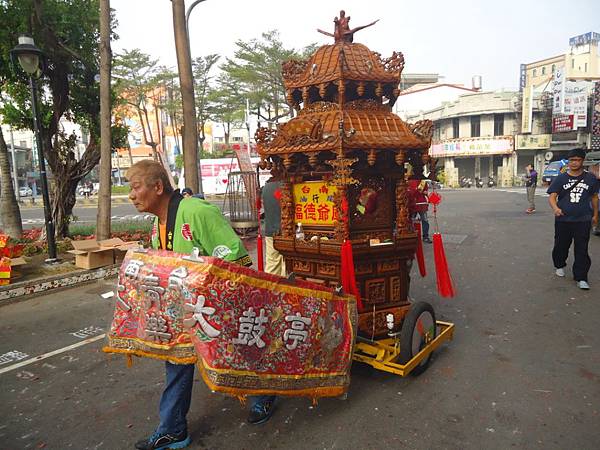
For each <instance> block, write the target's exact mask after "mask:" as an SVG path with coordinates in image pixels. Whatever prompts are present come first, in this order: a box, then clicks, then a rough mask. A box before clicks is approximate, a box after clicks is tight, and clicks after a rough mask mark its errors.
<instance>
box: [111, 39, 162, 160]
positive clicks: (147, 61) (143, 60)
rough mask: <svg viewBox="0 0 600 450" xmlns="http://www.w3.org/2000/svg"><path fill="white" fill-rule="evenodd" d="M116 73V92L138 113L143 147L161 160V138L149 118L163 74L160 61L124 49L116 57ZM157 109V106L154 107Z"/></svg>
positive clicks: (144, 54) (138, 50)
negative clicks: (149, 110) (150, 108)
mask: <svg viewBox="0 0 600 450" xmlns="http://www.w3.org/2000/svg"><path fill="white" fill-rule="evenodd" d="M113 74H114V78H115V84H114V86H115V89H116V91H117V94H118V95H119V97H120V99H121V101H122V102H123V103H125V104H126V105H128V106H129V107H131V109H132V110H133V111H134V112H135V113H136V114H137V116H138V120H139V123H140V126H141V127H142V135H143V137H144V144H146V145H149V146H150V147H151V148H152V156H153V158H154V160H157V159H158V153H157V151H156V148H157V147H158V143H159V141H158V140H159V139H160V136H154V135H153V133H152V127H151V126H150V118H149V115H148V101H149V100H150V98H151V97H152V96H153V95H156V94H155V91H157V89H158V88H159V85H160V82H161V81H162V80H163V74H162V73H161V69H160V68H159V66H158V60H157V59H152V58H151V57H150V55H148V54H147V53H144V52H142V51H141V50H140V49H137V48H136V49H133V50H125V51H124V52H123V53H121V54H118V55H116V56H115V58H114V67H113ZM154 107H155V109H156V108H157V105H156V104H154Z"/></svg>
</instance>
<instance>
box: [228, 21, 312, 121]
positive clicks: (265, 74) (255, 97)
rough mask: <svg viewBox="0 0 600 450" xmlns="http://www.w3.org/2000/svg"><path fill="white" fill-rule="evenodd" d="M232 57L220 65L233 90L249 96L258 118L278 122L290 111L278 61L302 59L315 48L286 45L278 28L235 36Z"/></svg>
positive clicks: (243, 95) (289, 113) (290, 112)
mask: <svg viewBox="0 0 600 450" xmlns="http://www.w3.org/2000/svg"><path fill="white" fill-rule="evenodd" d="M235 45H236V50H235V54H234V58H233V59H227V62H226V63H225V64H224V65H223V66H222V67H221V68H222V70H223V71H225V72H226V73H227V74H228V76H229V78H230V79H231V81H232V86H234V87H235V89H236V91H237V93H238V94H239V95H241V96H242V97H244V98H248V99H249V100H250V104H251V105H252V107H253V109H254V108H256V110H255V113H256V114H257V115H258V118H259V120H266V121H268V122H269V123H272V122H278V121H279V120H280V119H282V118H283V117H285V116H287V115H291V114H292V111H293V110H292V108H291V106H290V105H288V104H287V100H286V98H285V87H284V85H283V76H282V75H281V63H283V62H285V61H287V60H290V59H304V58H306V57H307V56H308V55H310V54H312V53H313V52H314V50H315V48H316V45H315V44H311V45H309V46H308V47H305V48H304V49H302V50H299V51H298V50H295V49H286V48H285V47H284V45H283V43H282V42H281V40H280V38H279V31H277V30H271V31H268V32H266V33H263V34H262V36H261V39H251V40H250V41H248V42H246V41H242V40H238V41H237V42H236V43H235Z"/></svg>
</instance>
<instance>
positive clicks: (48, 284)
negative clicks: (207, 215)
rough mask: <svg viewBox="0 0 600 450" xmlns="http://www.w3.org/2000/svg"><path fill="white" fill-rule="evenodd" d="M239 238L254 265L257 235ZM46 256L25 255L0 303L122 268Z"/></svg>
mask: <svg viewBox="0 0 600 450" xmlns="http://www.w3.org/2000/svg"><path fill="white" fill-rule="evenodd" d="M242 241H243V243H244V246H245V247H246V250H248V254H249V255H250V257H251V258H252V261H254V264H255V265H254V268H256V257H257V256H256V236H249V237H245V238H242ZM46 257H47V255H46V254H38V255H33V256H30V257H27V258H26V259H27V264H25V265H23V266H18V267H17V268H16V269H15V272H16V273H17V276H16V277H15V278H14V279H13V282H12V283H11V284H9V285H7V286H0V305H3V304H6V303H10V302H11V301H20V300H27V299H28V298H30V297H31V296H33V295H35V294H38V293H47V291H48V290H52V289H64V288H69V287H74V286H79V285H81V283H86V282H91V281H95V280H99V279H101V278H112V277H115V276H116V275H117V274H118V273H119V268H120V267H121V264H120V263H118V264H114V265H110V266H105V267H99V268H97V269H91V270H87V269H81V268H79V267H75V265H74V264H73V261H74V256H73V255H71V254H69V253H63V254H60V255H58V257H59V261H60V262H59V263H58V264H54V265H46V264H45V263H44V261H45V259H46Z"/></svg>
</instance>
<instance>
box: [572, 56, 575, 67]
mask: <svg viewBox="0 0 600 450" xmlns="http://www.w3.org/2000/svg"><path fill="white" fill-rule="evenodd" d="M574 68H575V58H573V59H571V69H574Z"/></svg>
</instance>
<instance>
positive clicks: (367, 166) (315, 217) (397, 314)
mask: <svg viewBox="0 0 600 450" xmlns="http://www.w3.org/2000/svg"><path fill="white" fill-rule="evenodd" d="M348 20H349V18H348V17H345V15H344V14H343V11H342V12H341V14H340V18H339V19H338V18H336V21H335V23H336V29H335V33H334V34H333V35H332V36H334V37H335V43H334V44H333V45H324V46H322V47H320V48H319V49H318V50H317V51H316V52H315V53H314V54H313V55H312V56H311V57H310V58H309V59H308V60H305V61H296V60H293V61H288V62H286V63H284V64H283V78H284V84H285V87H286V94H287V100H288V103H289V104H291V105H293V107H294V109H295V110H296V112H297V115H296V117H294V118H292V119H291V120H289V121H288V122H287V123H284V124H282V125H280V126H279V127H278V128H277V129H276V130H275V129H267V128H259V129H258V131H257V132H256V141H257V146H258V153H259V155H260V156H261V163H260V165H261V168H263V169H269V170H270V171H271V173H272V175H273V177H274V178H275V179H277V180H280V181H281V197H280V203H281V231H280V234H279V235H276V236H275V237H274V246H275V248H276V249H277V250H278V251H279V252H280V253H281V254H282V255H283V256H284V257H285V261H286V266H287V270H288V271H289V272H293V273H294V274H295V275H296V277H300V278H303V279H306V280H310V281H318V282H321V283H324V284H325V285H327V286H335V287H337V286H339V285H341V281H340V280H341V279H342V277H343V275H344V273H343V272H344V271H347V270H351V269H352V267H347V266H346V267H344V265H343V264H342V259H343V258H342V253H343V250H342V249H343V248H344V243H345V242H349V243H351V254H352V256H353V261H352V262H351V265H352V266H353V269H354V274H355V283H356V288H357V291H358V293H359V297H360V301H359V316H358V337H357V343H356V346H355V351H354V359H355V360H357V361H361V362H365V363H368V364H371V365H372V366H374V367H376V368H379V369H382V370H387V371H390V372H393V373H396V374H399V375H405V374H407V373H409V372H410V371H413V373H418V372H422V371H423V370H424V369H425V368H426V367H427V364H428V363H429V360H430V356H431V352H432V351H433V350H434V349H435V348H436V347H438V346H439V345H440V344H441V343H442V342H443V341H445V340H448V339H451V338H452V332H453V325H452V324H450V323H445V322H440V321H436V319H435V314H434V311H433V308H432V307H431V305H429V304H428V303H425V302H418V303H411V301H410V299H409V295H408V294H409V288H410V276H409V273H410V269H411V266H412V263H413V259H414V256H415V250H416V248H417V242H418V239H419V237H418V236H417V234H416V233H415V231H414V229H413V227H412V224H411V220H410V217H409V211H408V197H407V183H406V177H405V165H406V164H407V163H409V164H410V165H411V167H412V169H413V173H414V174H416V175H417V176H418V175H419V174H422V171H423V166H424V165H425V164H427V163H428V162H429V155H428V149H429V147H430V144H431V135H432V123H431V121H429V120H421V121H419V122H417V123H415V124H409V123H405V122H403V121H402V120H401V119H400V118H399V117H398V116H396V115H395V114H393V113H392V106H393V105H394V103H395V101H396V99H397V98H398V96H399V94H400V89H399V83H400V77H401V73H402V69H403V67H404V57H403V55H402V53H397V52H394V53H393V54H392V56H391V57H389V58H382V57H381V55H380V54H379V53H376V52H373V51H371V50H369V49H368V48H367V47H366V46H364V45H362V44H358V43H353V42H352V41H353V33H354V32H355V31H357V30H358V29H360V28H364V27H358V28H357V29H354V30H350V28H349V26H348ZM325 34H329V33H325ZM299 223H301V224H302V225H301V228H302V229H303V232H304V238H303V239H297V238H296V229H297V228H298V224H299ZM346 245H349V244H346ZM357 297H358V296H357Z"/></svg>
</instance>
